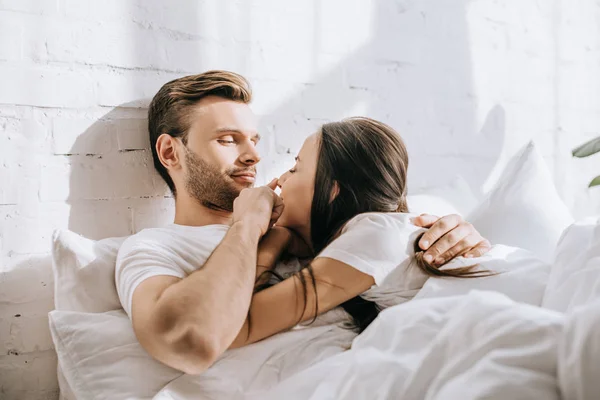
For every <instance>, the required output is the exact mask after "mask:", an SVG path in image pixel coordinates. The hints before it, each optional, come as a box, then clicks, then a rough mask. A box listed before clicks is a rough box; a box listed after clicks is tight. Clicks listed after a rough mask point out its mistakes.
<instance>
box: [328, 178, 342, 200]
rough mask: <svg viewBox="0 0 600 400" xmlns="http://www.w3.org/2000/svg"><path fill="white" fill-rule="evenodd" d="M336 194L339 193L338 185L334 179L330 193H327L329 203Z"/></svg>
mask: <svg viewBox="0 0 600 400" xmlns="http://www.w3.org/2000/svg"><path fill="white" fill-rule="evenodd" d="M338 194H340V185H338V183H337V181H334V182H333V187H332V188H331V194H330V195H329V204H331V203H333V201H334V200H335V198H336V197H337V196H338Z"/></svg>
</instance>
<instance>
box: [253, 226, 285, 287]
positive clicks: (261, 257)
mask: <svg viewBox="0 0 600 400" xmlns="http://www.w3.org/2000/svg"><path fill="white" fill-rule="evenodd" d="M291 239H292V232H290V230H289V229H286V228H282V227H278V226H274V227H273V228H271V229H270V230H269V232H267V234H266V235H265V236H264V237H263V239H262V240H261V242H260V244H259V245H258V252H257V256H256V283H255V284H254V287H255V288H256V287H257V286H259V285H262V284H264V283H265V282H266V281H268V279H269V277H268V274H264V275H263V272H265V271H270V270H271V269H273V267H274V266H275V264H276V263H277V261H278V260H279V258H280V257H281V254H282V253H283V251H284V250H285V249H286V248H287V246H288V244H289V243H290V241H291Z"/></svg>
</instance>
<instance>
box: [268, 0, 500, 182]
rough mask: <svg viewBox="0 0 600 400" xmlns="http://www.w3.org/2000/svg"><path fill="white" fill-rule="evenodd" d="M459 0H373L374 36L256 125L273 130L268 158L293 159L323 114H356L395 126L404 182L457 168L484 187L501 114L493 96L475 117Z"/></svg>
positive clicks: (447, 175) (435, 178) (496, 151)
mask: <svg viewBox="0 0 600 400" xmlns="http://www.w3.org/2000/svg"><path fill="white" fill-rule="evenodd" d="M460 3H462V4H460ZM460 3H457V2H452V4H440V3H439V2H432V1H423V2H391V1H381V2H377V3H376V4H377V9H376V10H375V13H374V17H373V20H372V21H371V26H372V27H373V34H372V37H371V40H370V41H369V42H368V43H366V44H365V45H364V46H363V47H361V48H359V49H358V50H357V51H355V52H353V53H352V54H351V55H350V56H348V57H347V58H345V59H344V60H343V61H342V62H340V63H339V64H338V65H337V66H335V67H334V68H332V69H331V70H329V71H328V72H326V73H324V74H322V75H320V76H318V77H317V78H316V80H315V81H314V83H312V82H311V83H310V84H306V85H304V90H302V91H300V92H298V93H295V94H294V95H293V96H292V97H290V98H289V99H287V100H286V101H285V102H283V103H282V104H280V105H279V106H278V107H276V108H275V109H273V110H271V111H269V112H268V114H267V115H265V116H264V117H263V120H262V129H263V130H264V131H265V132H268V133H269V134H273V133H276V134H275V135H273V136H274V140H272V141H271V143H272V146H271V150H273V151H274V152H275V153H276V154H275V156H273V157H272V158H271V159H270V160H269V161H268V162H269V163H270V165H271V166H279V165H282V164H284V163H285V164H290V165H291V164H292V163H293V162H292V156H291V155H290V153H291V154H293V153H294V152H297V151H298V149H299V147H300V144H301V140H300V139H303V138H305V137H306V136H308V135H309V134H311V133H313V132H314V131H316V130H317V129H318V127H319V126H320V125H321V124H322V123H323V122H327V121H330V120H331V119H332V118H333V119H338V118H343V117H348V116H353V115H357V113H358V114H363V115H366V116H369V117H372V118H375V119H379V120H381V121H384V122H386V123H388V124H390V125H391V126H392V127H394V128H395V129H396V130H397V131H398V132H399V133H400V134H401V135H402V137H403V139H404V140H405V142H406V145H407V147H408V150H409V154H410V156H411V168H410V171H409V186H410V188H411V189H415V188H419V187H423V186H430V185H438V184H443V183H445V182H448V181H450V180H451V179H452V178H453V177H454V176H455V175H457V174H460V175H463V176H464V177H465V178H466V179H467V181H468V182H469V184H470V185H471V187H472V188H473V189H474V190H475V191H481V188H482V185H483V184H484V182H485V181H486V180H487V178H488V177H489V175H490V173H491V172H492V170H493V168H494V166H495V164H496V162H497V160H498V159H499V157H500V155H501V154H500V153H501V151H502V148H503V144H504V140H505V130H504V126H505V115H504V109H503V108H502V106H501V105H497V106H495V107H494V108H492V109H491V110H490V111H488V114H487V117H486V118H485V120H484V122H483V125H482V128H479V126H478V125H479V124H478V122H477V119H478V116H479V115H481V112H478V110H477V107H478V104H477V99H476V97H475V94H474V93H475V88H474V87H473V82H472V76H471V75H472V73H471V56H470V49H469V32H468V26H467V21H466V19H465V18H466V17H465V15H466V7H467V5H468V1H466V0H465V1H461V2H460ZM316 45H318V43H317V44H316ZM316 50H318V49H316ZM478 114H479V115H478ZM282 132H285V133H286V135H285V136H283V135H282ZM299 138H300V139H299ZM265 164H266V163H265ZM265 168H267V169H268V168H269V165H264V166H263V170H264V169H265ZM268 173H269V176H270V175H273V174H274V173H275V174H276V173H277V171H269V172H268ZM480 194H481V193H480Z"/></svg>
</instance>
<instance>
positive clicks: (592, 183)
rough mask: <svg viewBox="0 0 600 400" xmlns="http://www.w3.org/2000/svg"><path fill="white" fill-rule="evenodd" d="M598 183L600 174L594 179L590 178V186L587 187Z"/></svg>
mask: <svg viewBox="0 0 600 400" xmlns="http://www.w3.org/2000/svg"><path fill="white" fill-rule="evenodd" d="M598 185H600V176H597V177H595V178H594V179H592V181H591V182H590V186H588V187H593V186H598Z"/></svg>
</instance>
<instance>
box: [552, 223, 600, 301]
mask: <svg viewBox="0 0 600 400" xmlns="http://www.w3.org/2000/svg"><path fill="white" fill-rule="evenodd" d="M594 300H600V219H599V218H597V217H594V218H587V219H584V220H582V221H579V222H577V223H574V224H573V225H571V226H570V227H569V228H568V229H567V230H566V231H565V233H564V234H563V236H562V237H561V239H560V242H559V243H558V246H557V248H556V257H555V260H554V266H553V267H552V272H551V273H550V279H549V280H548V285H547V287H546V292H545V294H544V301H543V303H542V305H543V306H544V307H546V308H550V309H552V310H556V311H562V312H571V311H572V310H573V309H574V308H576V307H578V306H582V305H585V304H588V303H591V302H593V301H594Z"/></svg>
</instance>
